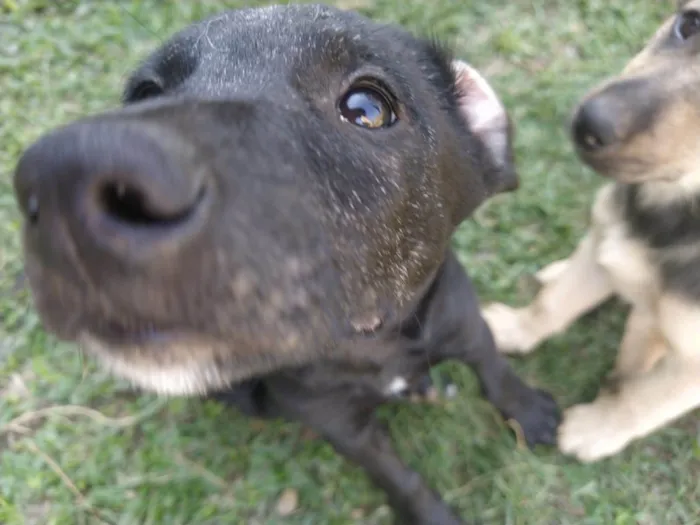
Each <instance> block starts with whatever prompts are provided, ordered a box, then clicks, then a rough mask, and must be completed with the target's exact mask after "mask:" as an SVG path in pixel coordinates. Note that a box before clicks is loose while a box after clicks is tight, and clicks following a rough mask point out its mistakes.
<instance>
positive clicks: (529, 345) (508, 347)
mask: <svg viewBox="0 0 700 525" xmlns="http://www.w3.org/2000/svg"><path fill="white" fill-rule="evenodd" d="M481 315H482V316H483V318H484V320H485V321H486V323H487V324H488V325H489V328H490V329H491V333H493V338H494V339H495V341H496V347H497V348H498V350H499V351H501V352H503V353H504V354H527V353H530V352H532V350H533V349H534V348H535V346H536V345H537V343H538V338H537V337H536V336H535V335H534V334H532V333H530V331H529V330H528V327H527V323H526V322H525V318H524V317H525V316H524V315H523V310H522V309H518V308H512V307H510V306H507V305H505V304H501V303H491V304H489V305H486V306H485V307H484V308H483V310H482V311H481Z"/></svg>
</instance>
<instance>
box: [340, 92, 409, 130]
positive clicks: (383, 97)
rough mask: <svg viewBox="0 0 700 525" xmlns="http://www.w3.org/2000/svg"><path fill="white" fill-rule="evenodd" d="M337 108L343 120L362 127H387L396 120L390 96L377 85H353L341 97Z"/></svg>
mask: <svg viewBox="0 0 700 525" xmlns="http://www.w3.org/2000/svg"><path fill="white" fill-rule="evenodd" d="M339 109H340V116H341V118H343V120H346V121H348V122H351V123H352V124H355V125H356V126H361V127H363V128H369V129H379V128H387V127H389V126H391V125H392V124H394V123H395V122H396V121H397V120H398V119H397V117H396V112H395V111H394V104H392V100H391V96H390V95H389V94H388V93H387V92H386V90H384V89H383V88H381V87H379V86H377V85H371V84H364V85H363V84H359V85H357V86H355V87H353V88H352V89H350V91H348V92H347V93H346V94H345V96H344V97H343V98H342V99H341V101H340V105H339Z"/></svg>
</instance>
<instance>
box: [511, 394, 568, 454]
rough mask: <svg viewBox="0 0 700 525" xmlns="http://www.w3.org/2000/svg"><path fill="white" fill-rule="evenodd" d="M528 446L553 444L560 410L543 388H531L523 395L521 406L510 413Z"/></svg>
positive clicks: (555, 439)
mask: <svg viewBox="0 0 700 525" xmlns="http://www.w3.org/2000/svg"><path fill="white" fill-rule="evenodd" d="M511 419H514V420H515V421H516V422H517V423H518V426H519V427H520V428H519V430H520V432H521V433H522V437H523V438H524V439H525V442H526V443H527V446H528V447H533V446H535V445H554V444H555V443H556V442H557V428H558V426H559V423H560V421H561V412H560V410H559V407H558V406H557V403H556V401H554V398H553V397H552V396H551V395H550V394H549V393H548V392H545V391H544V390H540V389H536V388H531V389H529V393H528V394H527V395H526V396H524V397H523V399H522V401H521V406H520V408H519V409H518V410H517V412H515V413H514V414H512V415H511Z"/></svg>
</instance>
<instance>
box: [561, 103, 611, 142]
mask: <svg viewBox="0 0 700 525" xmlns="http://www.w3.org/2000/svg"><path fill="white" fill-rule="evenodd" d="M614 117H615V115H614V112H613V111H611V108H610V107H609V105H608V104H606V103H605V100H603V99H601V98H599V97H594V98H592V99H590V100H588V101H587V102H585V103H584V104H582V105H581V107H579V109H578V111H577V112H576V114H575V115H574V119H573V122H572V134H573V139H574V142H575V143H576V145H577V146H578V147H579V148H581V149H582V150H584V151H589V152H594V151H596V150H600V149H603V148H606V147H608V146H611V145H613V144H614V143H615V142H616V141H617V140H618V136H617V133H616V130H615V123H614V120H613V119H614Z"/></svg>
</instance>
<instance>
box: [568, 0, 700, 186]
mask: <svg viewBox="0 0 700 525" xmlns="http://www.w3.org/2000/svg"><path fill="white" fill-rule="evenodd" d="M572 135H573V140H574V142H575V144H576V147H577V150H578V152H579V155H580V156H581V158H582V159H583V160H584V162H586V163H588V164H589V165H590V166H591V167H592V168H593V169H595V170H596V171H598V172H599V173H600V174H602V175H604V176H608V177H612V178H614V179H616V180H618V181H620V182H626V183H640V182H649V181H674V182H675V181H680V183H681V185H682V186H687V185H694V186H695V187H696V189H697V188H698V187H700V148H698V147H697V138H698V136H700V0H692V1H685V2H680V4H679V7H678V12H677V14H676V15H675V16H673V17H671V18H669V19H668V20H666V22H665V23H664V24H663V25H662V26H661V27H660V28H659V30H658V31H657V32H656V34H655V35H654V36H653V37H652V39H651V41H650V42H648V44H647V45H646V47H645V48H644V49H643V50H642V51H641V52H640V53H639V54H638V55H637V56H635V57H634V58H633V59H632V60H631V61H630V63H629V64H628V65H627V67H626V68H625V69H624V71H623V72H622V73H621V74H620V75H619V76H617V77H615V78H613V79H610V80H608V81H606V82H604V83H603V84H602V85H601V86H598V87H597V88H595V89H594V90H592V91H591V92H590V93H589V94H588V95H587V96H586V97H584V99H583V101H582V102H581V104H580V105H579V106H578V107H577V109H576V111H575V113H574V118H573V122H572Z"/></svg>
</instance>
